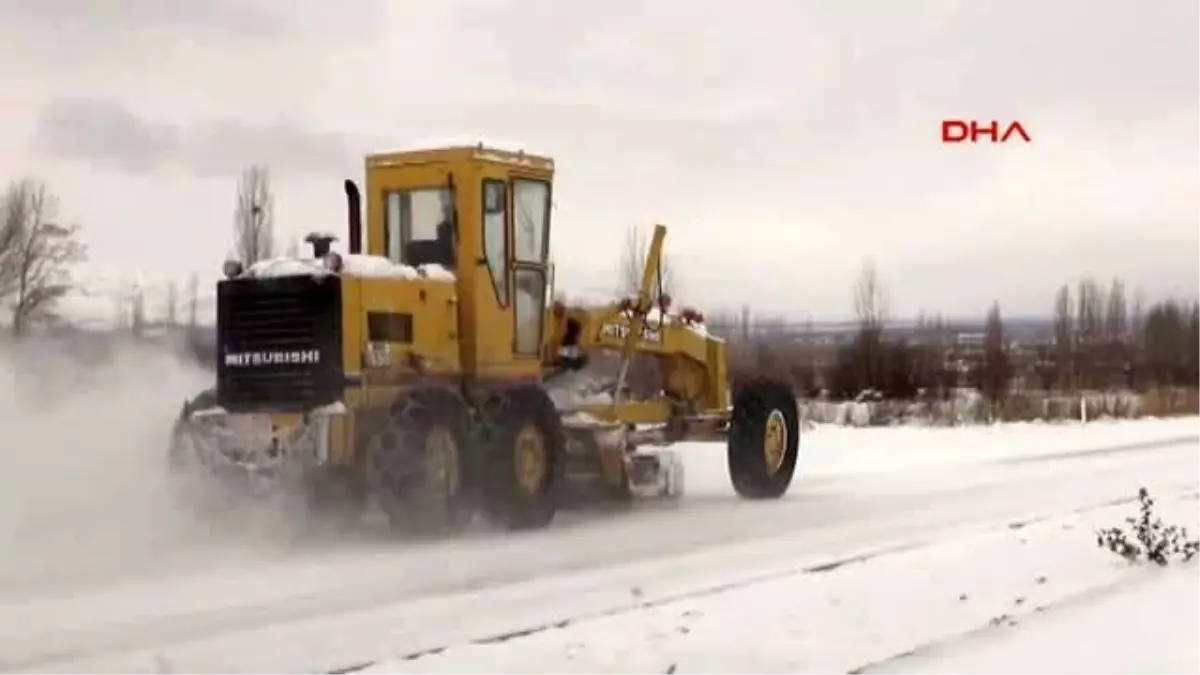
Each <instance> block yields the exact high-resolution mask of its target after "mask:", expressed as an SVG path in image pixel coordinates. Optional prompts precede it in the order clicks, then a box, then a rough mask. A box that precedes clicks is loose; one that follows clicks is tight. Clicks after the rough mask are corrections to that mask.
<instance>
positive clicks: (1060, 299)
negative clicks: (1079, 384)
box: [1054, 284, 1075, 389]
mask: <svg viewBox="0 0 1200 675" xmlns="http://www.w3.org/2000/svg"><path fill="white" fill-rule="evenodd" d="M1054 347H1055V352H1056V355H1055V356H1056V359H1055V360H1056V361H1057V365H1058V384H1059V387H1061V388H1063V389H1068V388H1070V387H1071V386H1072V385H1073V384H1074V368H1073V363H1072V359H1073V357H1074V354H1075V320H1074V315H1073V312H1072V304H1071V287H1070V286H1067V285H1066V284H1063V285H1062V286H1061V287H1060V288H1059V289H1058V295H1057V296H1055V298H1054Z"/></svg>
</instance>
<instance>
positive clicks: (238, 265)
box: [222, 260, 244, 279]
mask: <svg viewBox="0 0 1200 675" xmlns="http://www.w3.org/2000/svg"><path fill="white" fill-rule="evenodd" d="M222 269H223V270H224V272H225V277H226V278H228V279H233V278H236V277H238V276H240V275H241V273H242V270H243V269H244V268H243V267H242V262H241V261H240V260H226V261H225V266H224V267H223V268H222Z"/></svg>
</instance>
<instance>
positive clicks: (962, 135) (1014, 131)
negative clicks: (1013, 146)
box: [942, 120, 1033, 143]
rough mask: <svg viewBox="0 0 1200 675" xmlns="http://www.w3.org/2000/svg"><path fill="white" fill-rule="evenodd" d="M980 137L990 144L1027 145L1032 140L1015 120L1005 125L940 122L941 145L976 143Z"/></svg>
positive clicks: (976, 122)
mask: <svg viewBox="0 0 1200 675" xmlns="http://www.w3.org/2000/svg"><path fill="white" fill-rule="evenodd" d="M981 137H982V138H985V139H987V140H988V141H990V142H992V143H1007V142H1009V141H1010V140H1013V141H1016V140H1022V141H1025V142H1026V143H1029V142H1031V141H1032V140H1033V139H1031V138H1030V137H1029V132H1027V131H1025V127H1023V126H1021V123H1020V122H1018V121H1015V120H1014V121H1012V122H1007V123H1005V122H1000V121H998V120H986V121H984V120H942V142H943V143H963V142H966V141H969V142H971V143H978V142H979V139H980V138H981Z"/></svg>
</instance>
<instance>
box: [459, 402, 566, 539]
mask: <svg viewBox="0 0 1200 675" xmlns="http://www.w3.org/2000/svg"><path fill="white" fill-rule="evenodd" d="M480 443H481V451H482V454H481V460H482V466H481V467H480V480H481V487H482V503H483V509H484V513H485V515H486V516H487V518H488V520H489V521H491V522H492V523H493V524H495V525H498V526H500V527H504V528H507V529H510V530H521V529H534V528H540V527H545V526H547V525H549V524H550V521H551V520H553V519H554V514H555V512H556V511H557V510H558V499H559V491H560V489H561V485H562V480H561V479H562V475H563V473H562V472H563V469H564V463H565V446H566V436H565V435H564V432H563V428H562V420H561V418H560V417H559V414H558V410H557V408H555V407H554V402H553V401H551V400H550V397H549V395H547V394H546V392H545V391H544V390H542V388H541V387H538V386H535V385H529V386H520V387H514V388H512V389H506V390H504V391H502V392H500V393H498V394H496V395H494V396H493V397H492V398H490V399H489V400H488V401H487V403H486V404H485V405H484V407H483V410H482V412H481V420H480Z"/></svg>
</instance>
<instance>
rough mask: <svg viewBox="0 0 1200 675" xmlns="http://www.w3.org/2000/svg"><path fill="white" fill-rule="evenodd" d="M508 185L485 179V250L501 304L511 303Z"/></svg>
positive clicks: (493, 284) (485, 256)
mask: <svg viewBox="0 0 1200 675" xmlns="http://www.w3.org/2000/svg"><path fill="white" fill-rule="evenodd" d="M507 197H508V186H507V185H506V184H505V183H504V181H499V180H491V179H485V180H484V181H483V254H484V258H485V260H486V261H487V266H488V271H489V272H491V276H492V286H493V287H494V288H495V289H496V299H497V300H499V301H500V304H501V305H505V306H506V305H508V242H507V237H506V236H505V233H506V232H507V231H508V209H507V208H506V206H507V201H508V199H507Z"/></svg>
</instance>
